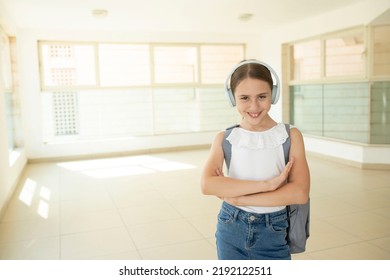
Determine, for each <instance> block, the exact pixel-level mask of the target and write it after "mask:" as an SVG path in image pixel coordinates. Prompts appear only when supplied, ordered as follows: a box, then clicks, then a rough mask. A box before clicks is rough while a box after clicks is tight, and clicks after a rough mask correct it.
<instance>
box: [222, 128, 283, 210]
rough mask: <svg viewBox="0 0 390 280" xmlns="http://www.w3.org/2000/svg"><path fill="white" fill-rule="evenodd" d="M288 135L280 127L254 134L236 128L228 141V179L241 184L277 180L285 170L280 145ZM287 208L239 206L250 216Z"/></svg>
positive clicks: (253, 132)
mask: <svg viewBox="0 0 390 280" xmlns="http://www.w3.org/2000/svg"><path fill="white" fill-rule="evenodd" d="M287 138H288V134H287V131H286V128H285V125H284V124H283V123H279V124H277V125H275V126H274V127H272V128H270V129H269V130H266V131H262V132H256V131H249V130H245V129H243V128H240V127H237V128H234V129H233V130H232V132H231V133H230V135H229V136H228V137H227V140H228V141H229V142H230V143H231V144H232V157H231V161H230V167H229V173H228V176H229V177H232V178H236V179H241V180H262V181H263V180H269V179H272V178H274V177H276V176H278V175H279V174H280V173H281V172H282V170H283V169H284V167H285V159H284V152H283V146H282V145H283V143H284V142H285V141H286V139H287ZM285 207H286V206H277V207H262V206H240V207H239V208H241V209H242V210H244V211H247V212H252V213H270V212H275V211H279V210H282V209H284V208H285Z"/></svg>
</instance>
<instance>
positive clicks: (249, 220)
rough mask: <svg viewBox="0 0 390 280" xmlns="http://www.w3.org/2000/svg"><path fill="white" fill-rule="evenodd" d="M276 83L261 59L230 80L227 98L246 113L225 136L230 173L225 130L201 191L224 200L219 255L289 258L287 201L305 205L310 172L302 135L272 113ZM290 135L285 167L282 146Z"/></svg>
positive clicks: (240, 69)
mask: <svg viewBox="0 0 390 280" xmlns="http://www.w3.org/2000/svg"><path fill="white" fill-rule="evenodd" d="M271 72H272V74H273V75H274V77H275V80H276V81H277V83H276V85H274V84H273V80H272V76H271ZM278 83H279V82H278V78H277V75H276V73H275V71H274V70H273V69H272V68H270V67H269V66H268V65H266V64H265V63H262V62H260V61H257V60H247V61H244V62H241V63H240V64H238V65H237V66H236V67H235V68H234V69H233V70H232V72H231V74H230V75H229V76H228V78H227V81H226V84H225V88H226V90H227V95H228V96H229V101H230V102H231V104H232V105H233V106H234V105H237V110H238V112H239V113H240V114H241V116H242V121H241V123H240V124H239V126H238V127H236V128H233V129H232V131H231V133H230V135H229V136H228V138H227V141H229V142H230V143H231V147H232V150H231V153H232V155H231V162H230V167H229V174H228V176H227V177H225V176H224V174H223V173H222V168H223V161H224V152H223V149H222V142H223V140H224V132H223V131H222V132H220V133H218V134H217V136H216V138H215V140H214V142H213V144H212V147H211V150H210V155H209V158H208V160H207V162H206V164H205V166H204V170H203V174H202V179H201V187H202V193H203V194H206V195H214V196H217V197H219V198H221V199H223V203H222V208H221V210H220V213H219V215H218V224H217V232H216V240H217V252H218V258H219V259H291V255H290V250H289V247H288V245H287V241H286V229H287V225H288V222H287V211H286V205H289V204H304V203H306V201H307V200H308V197H309V189H310V175H309V168H308V165H307V161H306V157H305V148H304V143H303V138H302V134H301V133H300V132H299V131H298V129H296V128H291V130H290V136H289V135H288V133H287V131H286V128H285V125H284V124H283V123H277V122H275V121H274V120H273V119H272V118H271V117H270V116H269V111H270V109H271V104H275V103H276V102H277V100H278V96H279V91H278V90H279V84H278ZM288 137H290V140H291V148H290V155H289V162H288V164H287V165H286V164H285V159H284V153H283V147H282V145H283V143H284V142H285V141H286V139H287V138H288Z"/></svg>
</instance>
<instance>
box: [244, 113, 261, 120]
mask: <svg viewBox="0 0 390 280" xmlns="http://www.w3.org/2000/svg"><path fill="white" fill-rule="evenodd" d="M247 114H248V115H249V116H250V117H251V118H254V119H255V118H258V117H259V116H260V113H250V112H248V113H247Z"/></svg>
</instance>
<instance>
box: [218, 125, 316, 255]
mask: <svg viewBox="0 0 390 280" xmlns="http://www.w3.org/2000/svg"><path fill="white" fill-rule="evenodd" d="M236 127H239V125H234V126H231V127H229V128H227V129H226V130H225V136H224V140H223V142H222V148H223V153H224V157H225V163H226V167H227V169H228V170H229V167H230V160H231V157H232V145H231V144H230V142H229V141H228V140H227V139H226V138H227V137H228V136H229V135H230V133H231V132H232V130H233V129H234V128H236ZM285 127H286V130H287V133H288V136H289V137H288V138H287V139H286V141H285V142H284V143H283V151H284V159H285V163H286V164H287V162H288V159H289V154H290V145H291V139H290V125H289V124H285ZM287 219H288V228H287V244H288V245H289V247H290V253H291V254H297V253H302V252H304V251H305V250H306V240H307V239H308V238H309V236H310V199H309V200H308V201H307V202H306V203H305V204H293V205H287Z"/></svg>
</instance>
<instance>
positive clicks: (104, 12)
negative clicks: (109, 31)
mask: <svg viewBox="0 0 390 280" xmlns="http://www.w3.org/2000/svg"><path fill="white" fill-rule="evenodd" d="M91 13H92V16H94V17H96V18H104V17H106V16H107V15H108V11H107V10H104V9H95V10H92V11H91Z"/></svg>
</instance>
